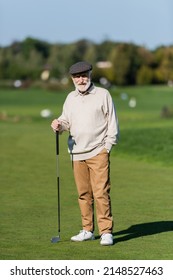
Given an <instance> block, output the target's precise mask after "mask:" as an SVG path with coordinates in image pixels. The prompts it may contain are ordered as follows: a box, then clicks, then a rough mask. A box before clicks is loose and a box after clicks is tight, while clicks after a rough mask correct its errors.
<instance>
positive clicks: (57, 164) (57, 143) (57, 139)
mask: <svg viewBox="0 0 173 280" xmlns="http://www.w3.org/2000/svg"><path fill="white" fill-rule="evenodd" d="M56 171H57V199H58V233H59V234H60V179H59V132H58V131H56Z"/></svg>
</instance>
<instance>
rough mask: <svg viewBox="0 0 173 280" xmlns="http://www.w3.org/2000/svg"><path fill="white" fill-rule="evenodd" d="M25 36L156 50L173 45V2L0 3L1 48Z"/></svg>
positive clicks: (62, 0)
mask: <svg viewBox="0 0 173 280" xmlns="http://www.w3.org/2000/svg"><path fill="white" fill-rule="evenodd" d="M27 37H32V38H35V39H39V40H43V41H46V42H49V43H72V42H76V41H78V40H81V39H87V40H90V41H92V42H95V43H101V42H103V41H105V40H111V41H115V42H127V43H134V44H137V45H142V46H144V47H146V48H148V49H155V48H157V47H159V46H161V45H165V46H167V45H171V44H173V1H172V0H0V46H7V45H10V44H11V43H13V42H14V41H22V40H24V39H25V38H27Z"/></svg>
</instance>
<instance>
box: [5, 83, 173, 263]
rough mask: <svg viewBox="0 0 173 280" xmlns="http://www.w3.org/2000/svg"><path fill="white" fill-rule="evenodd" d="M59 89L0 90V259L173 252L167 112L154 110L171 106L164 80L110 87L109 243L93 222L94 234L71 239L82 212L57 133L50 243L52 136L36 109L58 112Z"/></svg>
mask: <svg viewBox="0 0 173 280" xmlns="http://www.w3.org/2000/svg"><path fill="white" fill-rule="evenodd" d="M121 92H127V93H128V95H129V98H130V96H135V97H136V99H137V107H136V108H134V109H132V108H129V107H128V100H122V99H121V97H120V96H121ZM66 94H67V93H61V92H59V93H55V92H47V91H41V90H34V89H29V90H28V89H27V90H5V91H3V90H0V113H2V114H1V117H2V115H3V119H1V122H0V131H1V133H0V146H1V153H0V161H1V169H0V186H1V188H0V190H1V193H0V221H1V226H0V259H2V260H3V259H5V260H9V259H13V260H16V259H19V260H22V259H23V260H25V259H27V260H49V259H50V260H51V259H55V260H56V259H62V260H77V259H81V260H82V259H88V260H89V259H90V260H92V259H98V260H110V259H112V260H130V259H131V260H141V259H144V260H148V259H149V260H150V259H158V260H159V259H165V260H168V259H173V252H172V246H171V244H172V231H173V218H172V212H173V204H172V185H173V176H172V174H173V173H172V172H173V148H172V142H173V141H172V140H173V132H172V126H173V119H172V118H170V119H162V118H161V117H160V113H161V110H162V107H163V106H173V90H172V89H171V88H168V87H135V88H133V87H129V88H117V89H115V90H113V91H112V96H113V98H114V100H115V103H116V106H117V112H118V117H119V122H120V131H121V136H120V142H119V144H118V145H117V146H116V147H115V148H114V149H113V151H112V153H111V181H112V189H111V197H112V210H113V216H114V223H115V227H114V233H113V234H114V237H115V244H114V246H111V247H102V246H100V244H99V235H98V228H97V226H96V232H95V235H96V240H95V241H92V242H91V241H86V242H84V243H83V242H82V243H80V242H79V243H73V242H71V241H70V237H71V236H72V235H73V234H76V233H77V232H78V231H79V230H80V229H81V219H80V211H79V208H78V204H77V192H76V187H75V183H74V179H73V174H72V169H71V163H70V159H69V155H68V153H67V136H68V135H67V134H63V135H62V136H61V138H60V156H59V157H60V187H61V241H60V242H59V243H57V244H51V242H50V239H51V237H52V236H54V235H56V234H57V187H56V157H55V136H54V134H53V132H52V130H51V128H50V123H51V119H42V118H41V117H40V111H41V110H42V109H44V108H49V109H51V110H52V112H53V116H52V118H54V116H56V115H59V114H60V112H61V108H62V104H63V101H64V99H65V97H66Z"/></svg>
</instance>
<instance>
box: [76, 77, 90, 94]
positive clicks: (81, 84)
mask: <svg viewBox="0 0 173 280" xmlns="http://www.w3.org/2000/svg"><path fill="white" fill-rule="evenodd" d="M72 80H73V83H74V85H75V87H76V88H77V89H78V90H79V91H80V92H85V91H86V90H87V89H88V88H89V86H90V84H91V72H83V73H80V74H74V75H72Z"/></svg>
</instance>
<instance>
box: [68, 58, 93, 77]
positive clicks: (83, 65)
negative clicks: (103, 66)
mask: <svg viewBox="0 0 173 280" xmlns="http://www.w3.org/2000/svg"><path fill="white" fill-rule="evenodd" d="M91 70H92V65H91V64H90V63H88V62H86V61H79V62H77V63H75V64H73V65H72V66H71V67H70V69H69V73H70V74H71V75H74V74H79V73H83V72H88V71H91Z"/></svg>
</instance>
